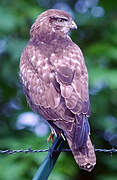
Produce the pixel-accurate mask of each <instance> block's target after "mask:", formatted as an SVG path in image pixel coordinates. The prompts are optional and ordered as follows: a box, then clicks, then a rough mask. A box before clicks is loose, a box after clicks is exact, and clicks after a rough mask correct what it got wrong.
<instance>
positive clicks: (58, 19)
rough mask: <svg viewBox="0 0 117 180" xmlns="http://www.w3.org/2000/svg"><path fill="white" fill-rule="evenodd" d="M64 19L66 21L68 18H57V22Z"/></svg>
mask: <svg viewBox="0 0 117 180" xmlns="http://www.w3.org/2000/svg"><path fill="white" fill-rule="evenodd" d="M64 21H68V20H67V19H65V18H57V22H64Z"/></svg>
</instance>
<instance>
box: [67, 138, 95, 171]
mask: <svg viewBox="0 0 117 180" xmlns="http://www.w3.org/2000/svg"><path fill="white" fill-rule="evenodd" d="M68 144H69V146H70V148H71V150H72V153H73V156H74V158H75V160H76V162H77V163H78V165H79V167H80V168H81V169H84V170H87V171H91V170H92V169H93V168H94V166H95V164H96V156H95V151H94V147H93V145H92V143H91V140H90V137H89V136H88V139H87V141H86V143H85V144H83V145H82V146H81V147H78V148H76V147H75V145H74V142H71V141H70V140H69V139H68Z"/></svg>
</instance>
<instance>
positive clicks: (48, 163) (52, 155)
mask: <svg viewBox="0 0 117 180" xmlns="http://www.w3.org/2000/svg"><path fill="white" fill-rule="evenodd" d="M66 144H67V143H66V141H64V140H63V139H62V138H61V137H59V136H58V137H57V138H56V140H55V141H54V143H53V145H52V146H51V148H50V151H49V152H48V154H47V156H46V157H45V159H44V161H43V162H42V164H41V166H40V167H39V169H38V171H37V172H36V174H35V176H34V178H33V179H32V180H47V179H48V177H49V175H50V173H51V171H52V169H53V168H54V165H55V163H56V160H57V159H58V157H59V155H60V153H61V151H62V150H63V149H64V148H65V146H66ZM55 150H58V151H56V152H55Z"/></svg>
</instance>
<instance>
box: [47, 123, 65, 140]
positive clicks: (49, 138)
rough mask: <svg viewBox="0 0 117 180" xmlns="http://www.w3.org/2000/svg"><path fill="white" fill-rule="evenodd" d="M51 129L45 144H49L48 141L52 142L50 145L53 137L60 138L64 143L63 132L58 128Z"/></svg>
mask: <svg viewBox="0 0 117 180" xmlns="http://www.w3.org/2000/svg"><path fill="white" fill-rule="evenodd" d="M50 128H51V133H50V135H49V137H48V139H47V142H48V143H49V142H50V140H52V143H54V135H56V136H57V135H58V136H60V137H61V138H62V139H63V140H64V141H66V138H65V136H64V133H63V131H62V130H61V129H59V128H57V127H54V128H53V127H52V126H51V127H50Z"/></svg>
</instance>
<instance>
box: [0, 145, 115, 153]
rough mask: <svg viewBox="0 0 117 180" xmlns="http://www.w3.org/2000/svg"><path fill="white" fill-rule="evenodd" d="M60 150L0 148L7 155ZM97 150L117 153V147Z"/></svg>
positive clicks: (65, 150) (98, 150)
mask: <svg viewBox="0 0 117 180" xmlns="http://www.w3.org/2000/svg"><path fill="white" fill-rule="evenodd" d="M51 151H52V152H58V150H51V148H50V149H34V150H33V149H32V147H30V148H29V149H17V150H11V149H6V150H0V154H7V155H11V154H18V153H24V154H27V153H40V152H51ZM70 151H71V149H63V150H62V152H70ZM95 152H104V153H110V154H112V153H117V149H115V148H112V149H96V148H95Z"/></svg>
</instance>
